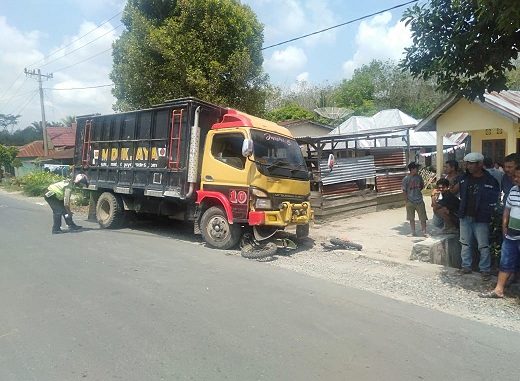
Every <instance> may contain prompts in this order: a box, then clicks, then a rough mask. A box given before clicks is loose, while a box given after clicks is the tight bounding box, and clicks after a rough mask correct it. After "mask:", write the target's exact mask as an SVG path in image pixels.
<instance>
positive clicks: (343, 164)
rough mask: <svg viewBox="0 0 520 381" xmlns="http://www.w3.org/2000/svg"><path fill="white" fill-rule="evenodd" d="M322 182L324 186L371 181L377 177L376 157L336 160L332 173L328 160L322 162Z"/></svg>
mask: <svg viewBox="0 0 520 381" xmlns="http://www.w3.org/2000/svg"><path fill="white" fill-rule="evenodd" d="M320 172H321V174H322V175H321V181H322V183H323V185H330V184H339V183H345V182H347V181H355V180H363V179H369V178H373V177H375V176H376V166H375V165H374V156H363V157H352V158H345V159H336V164H335V165H334V168H333V169H332V171H329V168H328V167H327V160H320Z"/></svg>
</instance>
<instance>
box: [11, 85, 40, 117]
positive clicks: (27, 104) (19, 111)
mask: <svg viewBox="0 0 520 381" xmlns="http://www.w3.org/2000/svg"><path fill="white" fill-rule="evenodd" d="M32 92H33V95H32V97H30V98H29V99H28V100H27V102H25V103H24V104H23V106H22V107H20V109H19V110H18V112H17V113H16V114H13V115H20V114H21V113H22V111H23V110H25V108H26V107H27V106H29V104H30V103H31V102H32V101H33V99H34V97H35V96H36V95H38V90H33V91H32Z"/></svg>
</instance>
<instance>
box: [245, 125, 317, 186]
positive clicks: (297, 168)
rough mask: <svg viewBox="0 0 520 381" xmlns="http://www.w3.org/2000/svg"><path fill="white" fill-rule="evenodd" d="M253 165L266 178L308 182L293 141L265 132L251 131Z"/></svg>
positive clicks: (300, 155)
mask: <svg viewBox="0 0 520 381" xmlns="http://www.w3.org/2000/svg"><path fill="white" fill-rule="evenodd" d="M251 137H252V139H253V147H254V148H253V153H254V156H255V163H256V164H257V167H258V170H259V171H260V173H262V174H264V175H266V176H274V177H287V178H293V179H299V180H308V179H309V173H308V170H307V166H306V165H305V160H304V159H303V155H302V152H301V150H300V146H299V145H298V143H296V141H295V140H294V139H291V138H287V137H285V136H281V135H277V134H273V133H271V132H265V131H257V130H252V131H251Z"/></svg>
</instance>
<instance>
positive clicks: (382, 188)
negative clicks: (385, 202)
mask: <svg viewBox="0 0 520 381" xmlns="http://www.w3.org/2000/svg"><path fill="white" fill-rule="evenodd" d="M370 152H371V153H372V154H373V155H374V161H375V165H376V190H377V193H378V194H392V193H399V192H401V182H402V181H403V178H404V177H405V176H406V174H407V170H406V165H407V163H406V152H405V150H404V149H403V148H395V149H384V150H370Z"/></svg>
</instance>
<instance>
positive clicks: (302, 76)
mask: <svg viewBox="0 0 520 381" xmlns="http://www.w3.org/2000/svg"><path fill="white" fill-rule="evenodd" d="M296 80H297V81H298V82H309V72H308V71H304V72H303V73H300V74H298V75H297V76H296Z"/></svg>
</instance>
